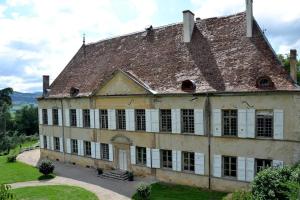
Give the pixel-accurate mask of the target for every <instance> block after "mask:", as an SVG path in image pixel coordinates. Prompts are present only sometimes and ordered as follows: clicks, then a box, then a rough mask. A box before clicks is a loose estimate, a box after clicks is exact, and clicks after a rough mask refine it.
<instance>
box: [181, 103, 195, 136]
mask: <svg viewBox="0 0 300 200" xmlns="http://www.w3.org/2000/svg"><path fill="white" fill-rule="evenodd" d="M181 114H182V132H183V133H194V110H193V109H183V110H181Z"/></svg>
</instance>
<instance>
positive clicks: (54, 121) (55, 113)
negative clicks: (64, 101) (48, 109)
mask: <svg viewBox="0 0 300 200" xmlns="http://www.w3.org/2000/svg"><path fill="white" fill-rule="evenodd" d="M52 124H53V125H54V126H58V109H57V108H53V109H52Z"/></svg>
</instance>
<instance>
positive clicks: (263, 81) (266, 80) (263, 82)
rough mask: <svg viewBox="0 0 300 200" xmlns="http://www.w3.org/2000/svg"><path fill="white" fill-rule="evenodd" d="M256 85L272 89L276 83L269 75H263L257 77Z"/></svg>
mask: <svg viewBox="0 0 300 200" xmlns="http://www.w3.org/2000/svg"><path fill="white" fill-rule="evenodd" d="M256 87H257V88H260V89H272V88H273V87H274V83H273V82H272V80H271V78H270V77H269V76H262V77H259V78H258V79H257V81H256Z"/></svg>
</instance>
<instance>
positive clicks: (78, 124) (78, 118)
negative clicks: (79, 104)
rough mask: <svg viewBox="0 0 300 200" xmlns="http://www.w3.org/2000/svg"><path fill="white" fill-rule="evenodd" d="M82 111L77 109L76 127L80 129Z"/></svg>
mask: <svg viewBox="0 0 300 200" xmlns="http://www.w3.org/2000/svg"><path fill="white" fill-rule="evenodd" d="M80 118H81V117H80V109H76V125H77V127H80Z"/></svg>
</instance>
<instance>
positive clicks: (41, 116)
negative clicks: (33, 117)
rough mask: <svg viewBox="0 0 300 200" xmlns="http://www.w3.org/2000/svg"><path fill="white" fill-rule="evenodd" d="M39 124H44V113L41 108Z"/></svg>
mask: <svg viewBox="0 0 300 200" xmlns="http://www.w3.org/2000/svg"><path fill="white" fill-rule="evenodd" d="M39 124H43V111H42V109H41V108H39Z"/></svg>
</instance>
